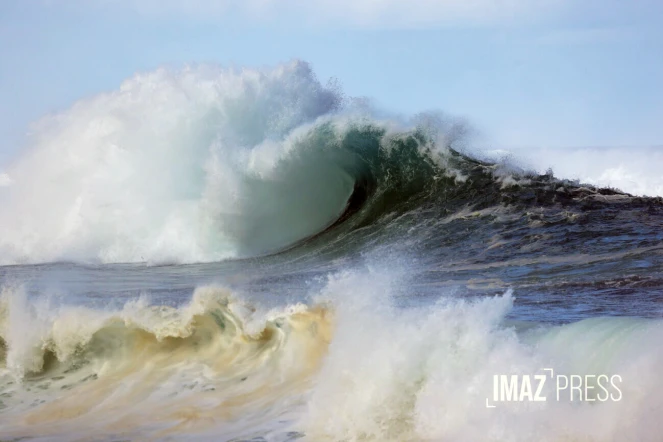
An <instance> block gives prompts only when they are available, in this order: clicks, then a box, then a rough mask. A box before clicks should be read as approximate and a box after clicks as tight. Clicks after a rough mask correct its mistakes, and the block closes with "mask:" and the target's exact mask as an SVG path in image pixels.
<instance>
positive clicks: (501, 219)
mask: <svg viewBox="0 0 663 442" xmlns="http://www.w3.org/2000/svg"><path fill="white" fill-rule="evenodd" d="M529 155H530V158H526V159H527V161H530V162H531V161H534V162H536V158H537V156H536V155H534V154H533V152H529ZM549 155H550V154H549ZM560 155H566V153H563V154H562V153H560ZM569 155H570V154H569ZM579 155H582V156H584V157H585V158H586V157H587V156H592V155H596V157H597V159H596V162H595V163H594V164H595V167H594V170H592V171H591V173H592V174H593V175H592V176H593V177H594V178H592V177H591V176H589V175H587V176H570V175H572V174H575V173H576V172H573V171H574V170H575V171H578V169H577V168H574V167H575V166H577V162H578V158H579V157H578V156H579ZM610 155H613V156H619V161H622V160H624V161H630V160H629V159H628V158H626V157H625V154H624V153H623V152H621V153H618V152H613V153H611V154H610ZM648 155H649V154H648ZM489 157H490V159H487V158H489ZM525 157H526V155H524V156H523V158H525ZM538 158H539V161H540V162H541V161H544V160H542V158H543V157H541V156H539V157H538ZM548 158H552V157H550V156H549V157H546V158H545V161H548ZM615 158H617V157H615ZM651 158H654V159H655V158H659V157H655V156H654V157H651V156H650V159H651ZM553 160H554V161H555V162H556V164H562V165H563V164H566V163H564V161H565V158H564V157H555V158H552V159H551V161H553ZM602 161H604V162H605V161H606V160H605V156H604V155H603V156H602V155H600V154H599V153H596V152H594V151H586V152H576V153H575V154H573V155H570V157H569V159H568V160H567V163H568V165H569V166H568V167H569V168H568V169H566V170H569V171H570V172H567V173H566V176H565V175H564V174H561V175H560V174H559V173H555V174H553V173H550V172H542V171H538V172H537V171H536V170H534V171H530V170H529V169H523V168H521V167H519V164H520V163H519V162H518V161H516V159H514V157H513V155H511V156H503V155H501V154H498V155H496V154H495V153H494V152H493V154H492V156H491V155H487V154H486V152H483V153H481V152H477V151H475V150H473V148H472V143H471V141H470V139H469V138H468V129H467V127H466V126H465V125H464V124H463V123H462V122H461V121H458V120H455V119H453V118H450V117H447V116H445V115H442V114H439V113H428V114H421V115H417V116H414V117H412V118H407V119H406V118H402V117H399V118H395V117H393V118H392V117H386V116H384V113H380V112H376V111H375V110H373V109H370V108H369V107H368V106H367V105H365V104H364V103H362V102H361V101H356V100H352V99H349V98H347V97H344V96H343V94H342V92H341V91H340V89H339V88H338V87H337V86H336V85H334V84H333V83H332V84H328V85H323V84H322V83H320V81H319V80H318V79H317V78H316V77H315V74H314V73H313V71H312V70H311V68H310V67H309V66H308V65H307V64H306V63H304V62H299V61H295V62H291V63H288V64H284V65H281V66H278V67H276V68H271V69H263V70H252V69H241V70H238V69H235V70H232V69H224V68H219V67H214V66H192V67H188V68H185V69H181V70H168V69H162V70H158V71H155V72H151V73H146V74H140V75H137V76H135V77H134V78H131V79H129V80H127V81H126V82H125V83H123V84H122V86H121V87H120V89H119V90H117V91H113V92H108V93H105V94H101V95H98V96H95V97H92V98H89V99H86V100H83V101H80V102H78V103H76V104H75V105H74V106H73V107H72V108H70V109H69V110H67V111H65V112H61V113H59V114H55V115H51V116H48V117H45V118H44V119H43V120H42V121H40V122H38V123H36V124H35V126H34V127H33V129H32V135H31V137H30V141H29V143H28V145H27V146H26V148H25V149H24V150H23V152H22V153H21V154H20V155H19V156H18V157H17V158H16V159H15V160H14V161H13V162H12V163H11V164H9V166H8V167H7V168H6V169H5V170H4V171H3V172H2V173H1V174H0V264H1V266H0V439H2V440H39V441H72V440H77V441H120V440H173V441H175V440H199V441H235V442H237V441H254V442H258V441H294V440H302V441H532V440H542V441H636V440H637V441H659V440H661V436H660V429H659V427H660V426H659V420H660V416H661V413H662V412H663V382H662V381H661V379H660V369H661V367H662V366H663V347H662V346H661V345H660V342H661V339H662V338H663V321H662V319H661V318H663V229H662V228H661V227H662V226H663V199H662V198H660V197H659V196H658V195H659V194H660V187H659V185H660V176H657V175H656V173H658V172H656V170H655V168H654V169H652V168H651V164H649V163H647V162H646V161H644V160H643V158H642V157H641V158H639V159H636V161H630V162H628V164H626V163H624V164H626V165H624V164H615V163H612V162H611V163H610V164H608V163H607V162H606V166H605V170H604V171H603V172H601V171H600V170H599V169H597V167H599V166H596V164H598V163H600V162H602ZM650 163H651V162H650ZM601 164H602V163H601ZM638 165H642V167H640V166H638ZM636 166H638V168H636V169H634V167H636ZM601 167H603V166H601ZM629 167H630V168H629ZM648 167H649V168H650V169H647V168H648ZM645 169H646V170H645ZM562 170H565V169H564V168H563V167H562ZM638 170H641V171H642V173H641V175H642V176H640V175H638ZM580 173H581V172H579V171H578V172H577V174H578V175H580ZM611 177H612V178H614V179H616V180H617V181H619V180H622V181H619V182H617V183H616V184H620V183H622V182H623V183H625V185H626V187H627V190H628V191H631V192H633V193H635V194H637V196H634V195H631V194H628V193H624V192H622V191H621V190H619V189H618V188H616V187H617V186H616V185H613V184H615V183H612V182H608V183H607V184H606V182H605V181H606V180H610V179H611ZM615 177H617V178H615ZM577 178H580V180H579V179H577ZM602 185H612V187H600V186H602ZM597 186H598V187H597ZM644 195H646V196H644ZM547 370H550V371H547ZM552 373H554V375H553V374H552ZM542 374H544V375H545V376H544V377H546V381H545V383H544V384H542V386H541V391H540V392H537V395H538V394H539V393H540V394H541V395H543V396H545V398H546V400H531V397H530V396H528V395H527V394H522V391H523V390H522V387H519V388H518V393H521V394H519V395H517V398H516V397H515V396H514V397H512V400H503V399H504V398H503V397H502V396H500V394H499V388H497V392H495V388H496V382H497V381H496V380H495V379H496V376H497V378H498V379H501V378H500V376H503V375H504V376H509V377H510V376H516V377H517V379H518V380H519V382H520V384H519V385H521V386H522V382H523V381H522V379H525V378H527V377H528V376H531V377H533V376H539V375H542ZM601 375H603V376H606V378H605V379H610V382H611V383H610V385H607V384H605V385H603V386H604V387H606V388H605V390H603V389H601V386H602V384H601V383H600V380H599V378H598V377H599V376H601ZM572 376H576V377H577V378H576V379H582V381H581V384H578V385H579V388H578V390H577V391H575V392H572V391H570V390H569V389H560V384H559V382H560V379H566V380H568V379H571V377H572ZM498 387H499V385H498ZM535 389H536V388H535ZM603 391H605V392H606V396H603ZM570 393H573V394H570Z"/></svg>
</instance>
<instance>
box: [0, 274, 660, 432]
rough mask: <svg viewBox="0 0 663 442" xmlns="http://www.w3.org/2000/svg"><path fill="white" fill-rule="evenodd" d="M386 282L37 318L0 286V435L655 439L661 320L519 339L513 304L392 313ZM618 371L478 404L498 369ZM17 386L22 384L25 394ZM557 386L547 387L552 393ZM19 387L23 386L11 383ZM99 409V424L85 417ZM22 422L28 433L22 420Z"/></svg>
mask: <svg viewBox="0 0 663 442" xmlns="http://www.w3.org/2000/svg"><path fill="white" fill-rule="evenodd" d="M395 287H397V284H395V281H394V280H393V277H392V276H388V275H386V274H385V273H382V272H380V271H375V270H373V271H367V272H341V273H338V274H334V275H332V276H330V277H329V279H328V281H327V284H326V286H325V287H324V288H323V289H322V290H321V291H320V292H319V293H317V294H314V299H315V300H314V301H311V302H310V303H308V305H306V304H291V305H286V306H283V307H279V308H272V309H270V310H264V309H261V307H260V306H259V305H252V304H249V303H246V302H244V301H242V299H241V297H239V296H238V295H237V294H234V293H232V292H230V291H229V290H227V289H224V288H219V287H201V288H198V289H197V290H196V291H195V293H194V294H193V297H192V299H191V301H190V302H189V303H188V304H186V305H183V306H181V307H179V308H173V307H168V306H154V305H150V304H149V303H148V302H147V301H146V300H145V299H140V300H137V301H132V302H129V303H127V304H126V305H125V306H124V308H122V309H120V310H118V311H100V310H92V309H89V308H84V307H62V308H59V309H54V308H40V306H39V305H38V304H35V303H34V302H28V301H27V299H26V298H25V297H24V295H23V294H22V293H21V290H20V289H16V288H14V289H9V288H5V292H4V293H3V297H2V304H1V311H0V337H1V340H0V342H1V343H2V346H0V348H2V349H3V350H2V358H1V362H0V391H1V393H2V394H0V400H1V401H2V402H0V403H1V404H2V406H3V407H6V410H5V411H4V412H3V414H2V425H3V436H5V437H11V436H12V435H14V434H16V435H19V434H21V435H25V434H26V428H29V434H30V436H31V437H33V438H37V440H40V439H43V440H53V439H52V438H55V439H57V437H60V436H66V437H67V438H76V437H78V438H83V439H85V438H89V436H90V435H91V434H94V436H95V437H96V438H101V439H104V440H106V439H108V438H118V437H124V438H135V437H147V438H158V439H165V438H169V437H171V438H177V437H178V435H182V434H185V435H186V437H187V438H188V439H196V438H199V439H201V440H205V439H206V438H209V437H212V436H211V435H213V434H218V431H219V429H220V428H222V429H223V434H224V436H225V437H227V438H230V439H232V438H233V437H237V438H241V439H242V440H248V439H250V438H251V437H254V436H257V435H260V436H262V437H268V438H269V440H272V439H274V440H294V439H298V438H305V440H380V441H396V440H457V441H470V440H478V439H481V440H485V439H487V438H488V439H496V440H522V441H527V440H532V439H533V438H538V439H541V440H569V439H571V440H578V439H580V440H653V439H652V437H655V435H656V434H657V433H656V431H655V428H657V424H658V410H659V409H660V407H661V406H662V405H663V403H662V402H661V401H662V399H661V398H662V397H663V396H662V395H661V393H663V391H661V389H660V383H659V382H657V381H656V379H658V367H660V364H661V362H663V353H662V352H661V349H660V346H658V345H657V344H656V343H657V342H658V340H659V339H660V338H662V337H663V325H661V323H660V321H653V320H644V319H631V318H597V319H589V320H585V321H580V322H577V323H574V324H569V325H563V326H546V327H534V328H529V327H526V326H518V325H515V326H514V324H510V323H509V322H508V320H507V319H506V318H507V315H508V314H509V312H510V310H511V308H512V304H513V295H512V293H511V292H510V291H509V292H507V293H505V294H503V295H501V296H496V297H493V298H484V299H480V300H474V301H467V300H462V299H457V298H454V297H453V296H451V297H444V298H442V299H440V300H439V301H437V303H436V304H435V305H434V306H432V307H431V306H428V307H425V308H424V307H420V308H419V307H418V308H409V309H405V310H403V309H402V308H400V307H399V308H396V307H394V306H393V303H392V302H391V300H392V298H391V296H393V295H394V294H395V292H394V291H395ZM543 367H554V369H555V370H556V371H557V372H559V373H575V374H595V373H616V374H619V375H620V376H621V378H622V380H623V383H622V384H621V385H620V388H621V394H622V395H623V397H624V400H623V401H621V402H610V403H608V402H605V403H602V402H582V403H578V402H573V401H569V400H568V399H566V400H564V399H562V400H561V401H558V402H556V401H554V400H553V398H554V394H555V393H554V386H553V385H547V386H546V390H545V391H544V393H545V394H547V395H548V398H549V400H548V401H547V402H543V403H535V402H522V403H509V404H502V405H501V406H499V407H498V408H496V409H492V408H486V406H485V401H486V398H488V397H491V394H492V384H491V382H492V377H493V375H494V374H496V373H505V374H514V373H520V374H535V373H538V372H540V370H541V369H542V368H543ZM17 382H18V383H17ZM549 384H550V383H549ZM19 386H20V387H19ZM92 414H93V415H94V417H92ZM26 424H27V425H29V427H25V425H26Z"/></svg>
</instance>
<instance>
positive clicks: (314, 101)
mask: <svg viewBox="0 0 663 442" xmlns="http://www.w3.org/2000/svg"><path fill="white" fill-rule="evenodd" d="M339 100H340V96H339V95H338V93H337V92H336V91H334V90H331V89H326V88H324V87H323V86H321V84H320V83H319V82H318V81H317V79H316V78H315V76H314V74H313V72H312V71H311V69H310V68H309V66H308V65H307V64H306V63H303V62H292V63H289V64H285V65H282V66H278V67H276V68H274V69H271V70H250V69H245V70H241V71H237V70H231V69H222V68H219V67H210V66H199V67H189V68H186V69H183V70H181V71H170V70H166V69H160V70H157V71H155V72H151V73H147V74H140V75H137V76H135V77H134V78H131V79H129V80H127V81H126V82H124V83H123V84H122V86H121V87H120V89H119V90H118V91H115V92H111V93H107V94H102V95H99V96H96V97H93V98H90V99H87V100H83V101H81V102H79V103H77V104H76V105H74V106H73V107H72V108H71V109H70V110H68V111H66V112H63V113H61V114H58V115H55V116H52V117H47V118H45V119H44V120H42V121H41V122H39V124H38V125H37V126H36V128H35V135H34V138H33V141H32V146H31V147H30V148H29V149H28V150H27V151H26V152H25V153H24V154H23V155H22V156H20V157H19V158H18V160H17V161H16V162H15V163H14V164H12V165H11V166H10V167H9V168H8V169H7V174H3V175H2V177H6V178H2V180H0V182H1V183H4V184H3V187H0V202H1V203H2V204H3V210H2V211H1V212H0V256H2V258H0V262H4V263H16V262H25V261H27V262H35V261H36V262H42V261H52V260H83V261H102V262H136V261H152V262H154V261H156V262H163V261H171V260H172V261H177V262H191V261H213V260H219V259H224V258H232V257H237V256H246V255H255V254H260V253H266V252H269V251H273V250H274V249H278V248H281V247H284V246H286V245H288V244H290V243H292V242H295V241H297V240H299V239H302V238H305V237H307V236H309V235H311V234H314V233H317V232H318V231H319V230H320V229H322V228H324V227H325V226H326V225H327V224H329V223H331V222H332V221H333V220H334V219H335V218H336V217H337V216H338V215H339V214H340V212H341V211H342V210H343V208H344V205H345V202H346V201H347V198H348V197H349V195H350V194H351V192H352V186H353V182H352V180H351V179H350V178H349V177H347V176H346V175H344V174H343V173H342V171H340V170H338V169H334V168H333V167H332V166H330V165H329V164H327V163H329V162H328V161H324V160H325V159H324V158H316V157H314V156H311V155H309V156H308V157H307V156H306V154H304V153H301V152H300V150H302V149H305V148H306V140H302V137H303V135H302V134H301V131H300V132H297V131H295V132H293V130H294V129H295V128H297V127H300V126H302V125H304V124H306V123H308V122H312V121H314V120H315V119H316V118H318V117H320V116H323V115H327V114H329V113H330V112H333V111H334V109H336V106H337V104H338V102H339ZM303 163H306V164H303ZM8 176H11V177H12V180H8ZM8 183H11V186H8V185H7V184H8Z"/></svg>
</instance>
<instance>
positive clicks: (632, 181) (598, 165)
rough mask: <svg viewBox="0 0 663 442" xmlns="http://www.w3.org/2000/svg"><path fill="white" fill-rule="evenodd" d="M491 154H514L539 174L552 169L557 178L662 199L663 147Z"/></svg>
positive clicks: (545, 149) (531, 149) (518, 150)
mask: <svg viewBox="0 0 663 442" xmlns="http://www.w3.org/2000/svg"><path fill="white" fill-rule="evenodd" d="M492 154H493V156H494V157H496V156H497V157H499V156H504V155H508V154H511V155H512V159H513V160H515V161H519V162H521V163H522V165H523V166H524V167H526V168H534V169H535V170H537V171H538V172H540V173H543V172H545V171H546V170H547V169H548V168H551V169H552V170H553V172H554V174H555V176H556V177H558V178H567V179H571V180H576V179H577V180H579V181H580V182H582V183H587V184H593V185H595V186H600V187H613V188H617V189H620V190H622V191H624V192H628V193H631V194H634V195H646V196H663V173H661V164H663V147H619V148H618V147H588V148H520V149H506V150H500V151H493V152H492Z"/></svg>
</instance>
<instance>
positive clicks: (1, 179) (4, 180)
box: [0, 173, 12, 187]
mask: <svg viewBox="0 0 663 442" xmlns="http://www.w3.org/2000/svg"><path fill="white" fill-rule="evenodd" d="M11 184H12V179H11V178H9V175H7V174H6V173H0V187H7V186H11Z"/></svg>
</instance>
